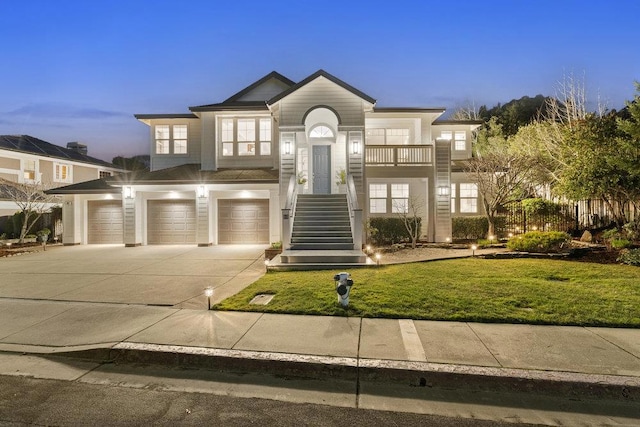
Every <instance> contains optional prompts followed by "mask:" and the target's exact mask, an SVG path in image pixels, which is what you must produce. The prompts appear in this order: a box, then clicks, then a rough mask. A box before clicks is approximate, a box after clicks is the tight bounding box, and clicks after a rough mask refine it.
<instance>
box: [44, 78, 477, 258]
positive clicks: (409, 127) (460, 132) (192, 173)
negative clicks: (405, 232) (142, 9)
mask: <svg viewBox="0 0 640 427" xmlns="http://www.w3.org/2000/svg"><path fill="white" fill-rule="evenodd" d="M189 110H190V112H189V113H186V114H137V115H136V116H135V117H136V118H137V119H138V120H139V121H141V122H142V123H144V124H146V125H147V126H149V141H150V153H151V169H150V171H149V172H145V173H138V174H134V173H130V174H125V175H120V176H116V177H107V178H106V179H103V180H98V181H94V182H93V183H88V184H87V185H82V184H81V185H72V186H68V187H64V188H60V189H57V190H55V191H54V192H55V193H56V194H60V195H62V196H63V197H64V200H65V203H64V206H63V218H64V221H65V236H64V242H65V243H67V244H87V243H121V244H124V245H126V246H137V245H150V244H194V245H200V246H208V245H218V244H247V243H251V244H268V243H270V242H278V241H281V242H283V246H284V248H285V250H295V249H300V250H305V249H332V250H347V249H349V248H350V249H353V250H357V251H359V250H360V249H361V247H362V244H363V243H364V241H363V240H364V237H363V236H364V235H365V233H364V228H365V225H366V220H367V219H368V218H371V217H375V216H397V215H398V213H400V212H404V211H408V210H410V209H411V208H412V207H419V208H418V209H417V210H416V212H415V213H416V214H418V215H419V216H421V217H422V224H423V226H422V236H421V238H422V239H424V240H427V241H431V242H444V241H447V239H448V238H450V237H451V218H452V215H477V214H478V212H479V209H480V206H479V203H478V200H479V199H478V193H477V188H476V187H475V184H473V183H470V182H467V181H468V179H467V178H465V175H464V174H463V173H461V171H460V169H459V167H457V166H456V165H457V163H456V162H457V161H460V160H464V159H467V158H469V157H470V156H471V143H472V131H473V130H474V129H475V128H476V127H477V126H478V125H479V123H477V122H460V121H447V120H439V118H440V117H441V116H442V114H443V113H444V112H445V109H444V108H403V107H378V106H377V105H376V100H375V99H373V98H371V97H370V96H368V95H366V94H364V93H363V92H361V91H359V90H358V89H356V88H354V87H353V86H350V85H349V84H347V83H345V82H343V81H342V80H340V79H338V78H336V77H334V76H332V75H331V74H329V73H327V72H325V71H323V70H320V71H318V72H316V73H314V74H312V75H310V76H309V77H307V78H306V79H304V80H302V81H300V82H297V83H296V82H293V81H291V80H289V79H288V78H286V77H284V76H282V75H281V74H279V73H276V72H272V73H270V74H268V75H266V76H265V77H263V78H262V79H260V80H258V81H256V82H255V83H253V84H251V85H250V86H248V87H246V88H245V89H243V90H241V91H240V92H238V93H236V94H235V95H233V96H231V97H230V98H228V99H227V100H225V101H223V102H220V103H215V104H208V105H201V106H195V107H190V108H189ZM343 211H344V212H346V214H345V215H344V218H339V217H340V216H341V215H342V214H341V213H340V212H343ZM412 213H413V212H412ZM334 214H335V216H336V217H335V218H333V217H332V216H333V215H334ZM303 218H305V219H303ZM340 221H342V222H340Z"/></svg>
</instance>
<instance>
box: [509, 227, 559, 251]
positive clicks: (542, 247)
mask: <svg viewBox="0 0 640 427" xmlns="http://www.w3.org/2000/svg"><path fill="white" fill-rule="evenodd" d="M570 241H571V236H569V235H568V234H567V233H563V232H560V231H530V232H528V233H525V234H522V235H520V236H515V237H512V238H511V239H509V241H508V242H507V248H509V249H510V250H512V251H520V252H537V253H551V252H559V251H560V250H561V249H562V248H563V247H564V246H565V245H566V244H567V243H569V242H570Z"/></svg>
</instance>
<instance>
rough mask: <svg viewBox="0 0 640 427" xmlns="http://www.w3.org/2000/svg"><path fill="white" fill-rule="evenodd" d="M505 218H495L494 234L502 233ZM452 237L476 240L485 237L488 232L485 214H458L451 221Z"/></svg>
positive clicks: (487, 221)
mask: <svg viewBox="0 0 640 427" xmlns="http://www.w3.org/2000/svg"><path fill="white" fill-rule="evenodd" d="M506 222H507V221H506V218H505V217H503V216H498V217H496V218H495V226H496V235H497V236H500V235H504V229H505V224H506ZM451 226H452V232H451V233H452V234H453V235H452V236H451V237H452V238H453V239H464V240H478V239H483V238H485V237H486V235H487V233H488V232H489V220H487V217H486V216H458V217H454V218H453V219H452V221H451Z"/></svg>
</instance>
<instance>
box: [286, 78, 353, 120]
mask: <svg viewBox="0 0 640 427" xmlns="http://www.w3.org/2000/svg"><path fill="white" fill-rule="evenodd" d="M363 102H365V101H364V100H363V99H361V98H360V97H358V96H356V95H354V94H353V93H351V92H349V91H348V90H346V89H344V88H342V87H340V86H338V85H337V84H335V83H333V82H331V81H329V80H327V79H325V78H324V77H318V78H317V79H316V80H314V81H312V82H310V83H308V84H307V85H305V86H303V87H301V88H299V89H298V90H297V91H295V92H294V93H292V94H290V95H288V96H286V97H285V98H283V99H282V100H281V101H280V109H281V110H280V117H281V122H280V126H296V125H301V124H303V117H304V115H305V113H306V112H307V111H308V110H309V109H310V108H311V107H315V106H317V105H330V106H331V107H332V108H333V109H335V110H336V112H337V113H338V115H339V116H340V119H341V123H340V124H341V125H342V126H362V124H363V123H364V110H363Z"/></svg>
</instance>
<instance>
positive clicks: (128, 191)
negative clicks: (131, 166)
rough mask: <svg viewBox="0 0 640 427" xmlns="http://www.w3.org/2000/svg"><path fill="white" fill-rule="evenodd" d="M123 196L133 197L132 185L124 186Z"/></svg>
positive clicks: (126, 197)
mask: <svg viewBox="0 0 640 427" xmlns="http://www.w3.org/2000/svg"><path fill="white" fill-rule="evenodd" d="M124 198H125V199H133V188H132V187H124Z"/></svg>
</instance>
